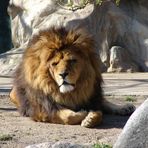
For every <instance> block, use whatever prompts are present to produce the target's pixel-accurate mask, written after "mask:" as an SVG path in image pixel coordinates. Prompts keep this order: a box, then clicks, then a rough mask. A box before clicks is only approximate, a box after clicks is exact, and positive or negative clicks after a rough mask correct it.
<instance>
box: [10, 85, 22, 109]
mask: <svg viewBox="0 0 148 148" xmlns="http://www.w3.org/2000/svg"><path fill="white" fill-rule="evenodd" d="M9 96H10V100H11V102H13V103H14V104H15V105H16V107H17V108H18V107H20V102H19V99H18V97H17V95H16V88H15V87H13V88H12V90H11V92H10V95H9Z"/></svg>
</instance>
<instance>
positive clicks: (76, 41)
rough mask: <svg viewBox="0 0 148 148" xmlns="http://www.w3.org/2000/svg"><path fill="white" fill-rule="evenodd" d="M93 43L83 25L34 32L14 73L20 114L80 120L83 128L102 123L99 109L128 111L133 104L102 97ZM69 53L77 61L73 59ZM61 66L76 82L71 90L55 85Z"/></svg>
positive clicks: (66, 121) (68, 121) (15, 99)
mask: <svg viewBox="0 0 148 148" xmlns="http://www.w3.org/2000/svg"><path fill="white" fill-rule="evenodd" d="M94 44H95V42H94V40H93V38H92V37H91V36H90V35H89V34H88V33H86V32H85V31H84V30H82V29H70V30H68V29H66V28H64V27H60V28H54V27H53V28H50V29H48V30H45V31H41V32H40V33H39V34H38V35H36V36H34V37H33V39H32V40H31V42H30V43H29V45H28V47H27V49H26V51H25V53H24V56H23V60H22V62H21V64H20V65H19V67H18V69H17V71H16V73H15V78H14V86H13V89H12V92H11V93H10V98H11V100H12V102H14V103H15V104H16V106H17V108H18V109H19V111H20V113H21V114H22V115H24V116H29V117H31V118H32V119H34V120H35V121H42V122H52V123H60V124H79V123H81V122H82V124H81V125H82V126H85V127H94V126H96V125H97V124H100V122H101V120H102V111H103V110H105V111H106V112H108V111H109V112H110V111H111V112H113V113H117V114H123V115H126V114H131V113H132V112H133V111H134V107H133V106H126V107H123V106H116V105H114V104H111V103H109V102H107V101H106V100H104V99H103V96H102V89H101V83H102V77H101V73H100V71H99V59H98V57H97V55H96V54H95V48H94ZM73 57H75V58H76V60H77V63H76V61H75V59H74V60H73V59H72V60H71V58H73ZM63 71H66V72H68V76H67V79H68V81H69V82H70V83H72V84H74V85H73V87H74V90H72V91H70V92H66V93H61V92H60V91H59V87H60V86H59V84H58V83H59V82H60V81H61V77H60V76H59V74H60V73H61V72H63ZM66 86H67V85H63V87H66ZM71 87H72V85H71ZM82 110H83V111H82Z"/></svg>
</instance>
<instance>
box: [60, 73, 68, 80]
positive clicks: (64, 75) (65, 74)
mask: <svg viewBox="0 0 148 148" xmlns="http://www.w3.org/2000/svg"><path fill="white" fill-rule="evenodd" d="M59 75H60V76H61V77H62V78H63V79H65V77H66V76H67V75H68V72H63V73H60V74H59Z"/></svg>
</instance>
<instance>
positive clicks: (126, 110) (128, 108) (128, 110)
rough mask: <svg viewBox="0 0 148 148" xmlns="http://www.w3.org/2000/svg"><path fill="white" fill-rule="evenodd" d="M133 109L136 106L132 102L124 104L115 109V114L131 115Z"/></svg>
mask: <svg viewBox="0 0 148 148" xmlns="http://www.w3.org/2000/svg"><path fill="white" fill-rule="evenodd" d="M135 109H136V107H135V106H134V105H133V104H126V105H124V106H123V107H121V108H120V109H119V110H118V111H117V114H118V115H122V116H126V115H131V114H132V113H133V112H134V111H135Z"/></svg>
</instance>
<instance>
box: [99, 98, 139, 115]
mask: <svg viewBox="0 0 148 148" xmlns="http://www.w3.org/2000/svg"><path fill="white" fill-rule="evenodd" d="M135 109H136V108H135V106H134V105H132V104H126V105H116V104H113V103H111V102H109V101H107V100H103V102H102V110H103V112H105V113H108V114H117V115H124V116H125V115H131V114H132V113H133V112H134V111H135Z"/></svg>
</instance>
